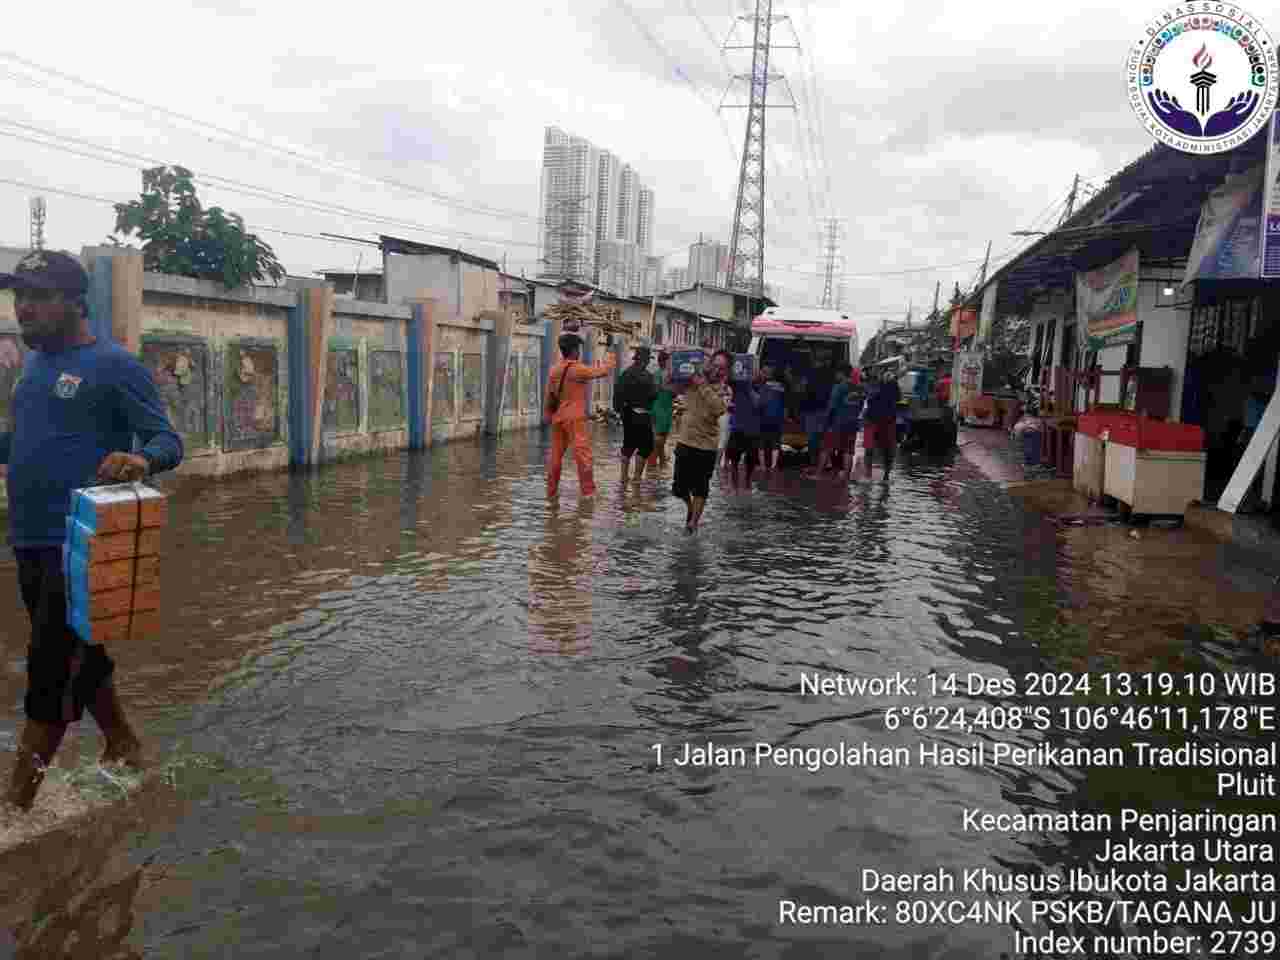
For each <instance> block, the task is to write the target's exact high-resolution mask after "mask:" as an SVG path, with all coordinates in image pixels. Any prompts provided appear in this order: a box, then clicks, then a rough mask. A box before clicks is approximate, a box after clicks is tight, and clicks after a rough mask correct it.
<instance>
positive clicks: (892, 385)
mask: <svg viewBox="0 0 1280 960" xmlns="http://www.w3.org/2000/svg"><path fill="white" fill-rule="evenodd" d="M901 398H902V392H901V391H900V390H899V389H898V381H897V378H895V377H894V376H893V374H891V373H889V372H887V371H886V372H885V373H883V374H881V375H880V377H879V382H878V383H877V382H875V378H874V375H873V379H872V386H871V389H870V390H869V391H868V392H867V404H866V407H865V410H864V413H863V427H862V446H863V447H864V448H866V456H867V459H866V465H865V466H866V475H867V476H868V477H870V476H871V460H872V458H873V457H874V456H875V452H876V451H877V450H883V451H884V477H883V478H882V479H884V480H885V481H888V479H889V471H890V470H892V469H893V453H894V451H895V450H896V449H897V447H898V401H899V400H900V399H901Z"/></svg>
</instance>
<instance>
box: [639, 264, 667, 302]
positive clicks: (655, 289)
mask: <svg viewBox="0 0 1280 960" xmlns="http://www.w3.org/2000/svg"><path fill="white" fill-rule="evenodd" d="M662 262H663V261H662V257H645V258H644V268H643V270H642V271H641V274H640V296H642V297H654V296H657V295H658V294H662V293H666V291H665V290H664V289H663V288H662Z"/></svg>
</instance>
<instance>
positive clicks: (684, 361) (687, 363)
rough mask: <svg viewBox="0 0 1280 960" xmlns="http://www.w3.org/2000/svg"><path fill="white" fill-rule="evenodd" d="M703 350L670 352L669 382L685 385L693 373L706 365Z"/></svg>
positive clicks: (705, 356)
mask: <svg viewBox="0 0 1280 960" xmlns="http://www.w3.org/2000/svg"><path fill="white" fill-rule="evenodd" d="M706 362H707V354H706V351H705V350H676V351H674V352H673V353H672V354H671V382H672V383H674V384H677V385H679V386H687V385H688V383H689V381H690V380H692V379H693V375H694V374H695V373H698V372H700V371H701V370H702V368H703V367H704V366H705V365H706Z"/></svg>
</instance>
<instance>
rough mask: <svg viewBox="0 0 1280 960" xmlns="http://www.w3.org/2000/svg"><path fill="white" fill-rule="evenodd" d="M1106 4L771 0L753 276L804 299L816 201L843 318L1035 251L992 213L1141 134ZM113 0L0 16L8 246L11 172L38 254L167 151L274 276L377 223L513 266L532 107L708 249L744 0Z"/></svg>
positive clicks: (14, 232) (7, 240)
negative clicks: (270, 256)
mask: <svg viewBox="0 0 1280 960" xmlns="http://www.w3.org/2000/svg"><path fill="white" fill-rule="evenodd" d="M1148 6H1150V9H1148ZM1128 7H1129V8H1130V9H1125V8H1124V7H1122V8H1120V9H1116V8H1115V7H1114V6H1113V5H1107V4H1103V3H1097V4H1091V3H1088V2H1085V3H1080V2H1077V3H1074V4H1045V3H1027V2H1017V3H1014V2H1008V0H997V2H993V3H989V4H983V5H980V6H974V5H967V6H966V5H957V4H955V3H943V2H932V0H930V2H923V0H921V2H916V0H912V2H906V3H898V4H895V3H892V2H885V3H879V4H873V5H867V4H853V3H848V2H843V0H792V2H784V0H777V2H775V6H774V10H775V13H776V14H786V15H789V16H790V18H791V19H790V21H788V22H786V23H783V24H780V25H779V26H778V27H777V28H776V29H775V35H774V37H775V42H776V43H778V44H779V45H784V44H792V43H794V42H795V40H796V39H797V38H798V40H799V43H800V47H801V49H800V51H799V52H797V51H794V50H778V51H776V52H775V55H774V66H775V67H776V68H777V69H778V70H779V71H780V72H782V73H784V74H785V75H786V77H787V78H788V89H789V90H790V92H791V93H792V94H794V101H795V102H796V103H797V105H798V107H799V109H798V110H796V111H789V110H785V109H777V110H772V111H770V113H769V117H768V123H769V126H768V130H769V142H768V156H769V164H768V177H769V181H768V182H769V202H768V204H767V214H766V222H767V228H766V229H767V241H766V242H767V250H766V263H767V267H768V270H767V279H768V281H769V282H770V283H772V284H775V285H776V286H778V287H780V288H781V289H782V290H783V291H784V294H785V296H786V299H788V300H793V301H805V300H808V299H811V298H813V297H816V295H817V294H818V293H819V292H820V289H821V282H820V280H818V278H817V276H816V273H817V271H818V267H819V255H820V244H819V238H818V224H817V222H816V221H817V218H821V217H824V216H835V217H839V218H841V219H842V221H843V223H844V240H843V244H842V253H843V257H844V261H843V262H844V268H843V269H844V273H845V274H846V277H845V304H846V309H850V310H852V311H854V312H855V314H857V315H859V316H865V317H867V318H868V320H870V321H871V322H873V323H878V322H879V318H880V316H881V315H882V314H886V313H890V312H891V313H892V314H893V315H894V316H895V318H896V317H897V316H901V315H902V314H904V313H905V311H906V308H907V305H908V303H910V302H914V303H915V305H916V307H917V316H919V309H920V308H921V307H924V308H926V309H927V308H928V306H929V305H931V303H932V299H933V291H934V284H935V282H937V281H941V283H942V288H943V292H944V298H945V294H946V292H947V291H949V290H950V289H951V287H952V285H953V284H954V283H955V282H957V281H958V282H960V283H961V285H962V286H964V285H967V284H968V283H969V282H970V281H971V280H972V279H973V277H974V276H975V274H976V272H977V270H978V268H979V266H980V262H981V259H982V256H983V252H984V250H985V248H986V246H987V242H988V241H991V242H992V245H993V260H995V261H996V262H997V263H998V262H1003V261H1002V260H1000V259H999V258H1000V256H1001V255H1007V254H1008V253H1010V252H1012V251H1013V250H1015V249H1016V248H1017V247H1018V246H1019V245H1020V244H1023V243H1025V242H1027V241H1025V240H1022V239H1019V238H1017V237H1012V236H1010V232H1011V231H1014V230H1024V229H1035V228H1041V229H1043V228H1046V227H1048V226H1052V224H1053V223H1054V222H1056V219H1057V214H1058V212H1059V211H1060V210H1061V205H1062V202H1063V201H1064V200H1065V197H1066V194H1067V191H1068V189H1069V188H1070V185H1071V180H1072V177H1073V175H1075V174H1077V173H1078V174H1080V175H1081V176H1082V177H1085V178H1088V181H1089V182H1090V183H1091V184H1093V185H1095V186H1101V185H1102V183H1103V182H1104V180H1105V177H1106V176H1107V175H1109V174H1111V173H1113V172H1115V171H1116V170H1117V169H1119V168H1120V167H1122V166H1123V165H1124V164H1125V163H1127V162H1128V161H1129V160H1130V159H1132V158H1134V157H1136V156H1137V155H1138V154H1140V153H1141V152H1142V151H1143V150H1145V149H1146V148H1147V147H1149V146H1150V143H1151V140H1150V139H1149V137H1148V136H1147V135H1146V133H1145V132H1144V131H1143V130H1142V128H1141V127H1140V126H1139V124H1138V121H1137V119H1136V118H1135V117H1134V116H1133V114H1132V113H1131V111H1130V109H1129V107H1128V104H1127V103H1126V100H1125V87H1124V74H1123V68H1122V65H1123V59H1124V53H1125V49H1126V47H1127V46H1128V45H1129V44H1131V43H1132V42H1133V41H1134V40H1135V39H1136V38H1137V37H1138V36H1140V35H1141V32H1142V26H1143V22H1144V20H1145V19H1146V18H1148V17H1149V16H1151V15H1152V14H1154V13H1156V12H1157V11H1158V9H1159V6H1158V5H1150V4H1149V3H1148V2H1145V0H1139V2H1137V3H1136V4H1130V5H1128ZM123 9H124V8H121V7H119V6H118V5H116V6H112V5H88V4H85V5H78V4H77V5H75V9H74V10H70V9H67V8H60V7H57V6H56V5H42V4H22V5H17V6H15V7H14V9H11V10H9V11H8V12H7V13H6V30H5V37H6V38H7V39H6V40H4V41H0V89H2V90H3V103H4V110H3V115H2V116H3V119H2V120H0V134H3V138H2V140H0V143H2V144H3V147H2V150H0V244H5V245H11V246H23V247H25V246H26V245H27V244H28V200H29V198H30V196H32V195H33V194H34V193H36V192H37V191H35V190H33V189H31V188H30V187H28V186H25V185H26V184H33V185H37V186H39V187H41V188H46V189H45V190H44V196H45V197H46V200H47V205H48V227H47V243H48V245H49V246H52V247H58V248H65V249H73V250H77V251H78V250H79V248H80V247H81V246H83V245H86V244H90V243H96V242H102V241H103V239H104V238H105V237H106V236H107V234H109V233H110V231H111V229H112V226H113V220H114V214H113V211H112V209H111V207H110V206H109V205H108V204H107V203H105V202H102V201H103V200H111V201H117V202H118V201H124V200H128V199H132V198H133V197H135V196H136V195H137V193H138V191H139V189H140V178H139V171H140V169H141V168H142V166H144V165H145V164H147V163H150V162H155V163H160V162H170V163H181V164H183V165H185V166H188V167H190V168H191V169H193V170H194V171H195V172H196V174H197V176H198V177H199V178H201V180H200V194H201V197H202V199H203V200H204V201H205V203H206V204H207V205H213V204H218V205H222V206H224V207H226V208H229V209H231V210H234V211H237V212H239V213H241V214H242V215H243V216H244V217H245V219H246V220H247V222H248V224H249V226H250V228H251V229H255V230H258V231H260V232H261V233H262V235H263V237H264V238H265V239H267V241H268V242H270V243H271V244H272V245H273V246H274V247H275V249H276V251H277V253H278V254H279V255H280V258H281V260H282V261H283V262H284V263H285V265H286V267H287V268H288V269H289V272H290V273H292V274H298V275H306V274H309V273H311V272H313V271H315V270H319V269H322V268H329V267H347V268H354V267H355V266H356V264H357V258H358V257H360V256H361V253H362V249H363V261H362V262H363V265H364V266H369V265H371V264H372V263H373V262H374V261H373V259H371V255H372V257H376V251H373V250H372V249H371V248H361V247H359V246H357V245H352V244H344V243H335V242H330V241H326V240H322V239H315V238H314V235H316V234H320V233H322V232H329V233H338V234H344V235H348V236H356V237H373V236H376V235H377V234H378V233H379V232H382V233H390V234H393V235H397V236H403V237H408V238H414V239H420V240H423V241H425V242H437V243H449V244H451V245H459V246H461V247H463V248H464V249H469V250H472V251H474V252H476V253H479V254H482V255H487V256H492V257H494V258H495V259H498V260H501V259H502V258H503V257H504V256H505V257H506V259H507V263H508V267H509V268H510V269H511V270H512V271H513V272H519V271H520V270H522V269H523V270H526V271H528V272H529V274H530V275H532V274H533V273H534V272H535V271H536V269H537V266H536V260H537V258H538V256H539V254H538V251H537V248H536V238H537V225H536V218H537V192H538V176H539V166H540V161H541V150H542V139H543V129H544V127H545V126H546V125H548V124H554V125H558V126H560V127H562V128H564V129H566V130H569V131H571V132H573V133H576V134H578V135H580V136H584V137H586V138H588V139H590V140H592V141H593V142H595V143H596V144H598V145H599V146H601V147H605V148H607V149H610V150H612V151H614V152H616V153H617V154H619V155H620V156H622V157H623V158H624V159H625V160H627V161H628V162H630V163H631V164H632V165H633V166H634V167H636V168H637V169H638V170H639V171H640V173H641V175H642V176H643V177H644V178H645V179H646V180H647V181H648V183H649V184H650V185H651V186H652V187H653V189H654V190H655V191H656V205H657V206H656V230H655V252H656V253H659V254H665V255H670V256H669V259H668V265H669V266H676V265H683V264H684V262H685V260H686V258H687V247H688V244H689V243H691V242H692V241H694V240H696V239H697V237H698V235H699V233H702V234H705V235H707V236H708V237H716V238H722V239H724V240H726V241H727V240H728V237H729V231H730V221H731V219H732V215H733V207H734V197H735V190H736V179H737V173H738V154H739V153H740V151H741V141H742V135H743V129H744V122H745V112H744V111H741V110H728V111H724V112H723V113H721V114H719V115H717V112H716V110H715V107H716V105H718V104H719V103H720V102H721V98H722V96H723V95H724V93H725V90H726V86H727V85H728V83H729V77H730V73H731V72H742V71H746V70H747V69H748V67H749V60H748V59H747V56H748V54H744V53H742V52H729V53H724V52H722V51H721V50H719V49H718V45H719V44H720V43H722V42H723V40H724V38H725V37H726V36H727V35H728V34H729V32H730V29H731V27H732V26H733V23H734V20H733V18H734V17H735V16H737V15H742V14H743V13H745V12H746V11H747V0H571V2H569V0H560V2H556V3H538V2H533V3H515V2H507V3H494V2H490V3H470V4H466V3H450V4H435V3H427V4H411V5H406V4H400V3H386V2H382V0H365V2H363V3H359V4H342V5H332V6H325V5H316V4H314V3H306V4H303V3H297V2H293V0H273V2H272V3H270V4H262V5H261V6H259V5H257V4H254V3H251V2H249V0H196V2H191V3H188V4H186V5H184V4H182V3H179V2H176V0H164V2H163V3H161V2H151V0H132V2H131V3H130V4H128V15H122V10H123ZM68 18H70V20H72V21H74V22H68ZM738 29H739V33H738V34H737V36H738V37H739V38H743V37H746V36H747V33H746V30H747V25H746V24H741V25H739V28H738ZM793 30H794V32H793ZM15 58H17V59H15ZM774 93H775V96H774V97H771V99H772V100H773V101H774V102H776V103H780V104H785V103H790V102H792V101H791V97H790V96H788V90H787V89H781V88H780V87H779V85H777V84H775V90H774ZM120 95H123V96H120ZM742 95H743V89H742V87H741V85H737V86H735V87H732V88H730V89H729V102H730V103H737V102H741V100H742ZM55 137H56V138H58V139H57V140H56V144H57V146H56V147H49V146H40V145H37V144H36V143H32V142H31V141H33V140H34V141H45V142H49V141H50V140H51V139H52V138H55ZM109 150H110V151H117V152H115V153H109V152H108V151H109ZM104 158H106V159H104ZM228 181H230V182H228ZM54 190H62V191H69V192H70V193H73V194H78V195H80V196H65V195H60V194H58V193H55V192H53V191H54ZM339 208H341V209H339ZM293 234H302V235H304V236H295V235H293ZM922 268H923V269H922ZM902 271H913V272H902Z"/></svg>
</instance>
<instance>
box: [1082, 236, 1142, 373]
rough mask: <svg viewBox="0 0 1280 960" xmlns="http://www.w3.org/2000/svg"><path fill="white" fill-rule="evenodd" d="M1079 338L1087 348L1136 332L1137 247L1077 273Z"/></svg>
mask: <svg viewBox="0 0 1280 960" xmlns="http://www.w3.org/2000/svg"><path fill="white" fill-rule="evenodd" d="M1076 317H1077V324H1078V328H1077V329H1078V330H1079V332H1080V342H1081V344H1082V345H1083V346H1085V347H1086V348H1087V349H1089V350H1101V349H1103V348H1104V347H1114V346H1117V345H1119V344H1125V343H1132V342H1133V341H1134V339H1135V338H1136V337H1137V335H1138V248H1137V247H1134V248H1133V249H1132V250H1130V251H1129V252H1128V253H1126V254H1125V255H1124V256H1123V257H1121V258H1120V259H1119V260H1116V261H1115V262H1114V263H1109V264H1107V265H1106V266H1105V267H1099V268H1098V269H1097V270H1091V271H1089V272H1088V273H1078V274H1076Z"/></svg>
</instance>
